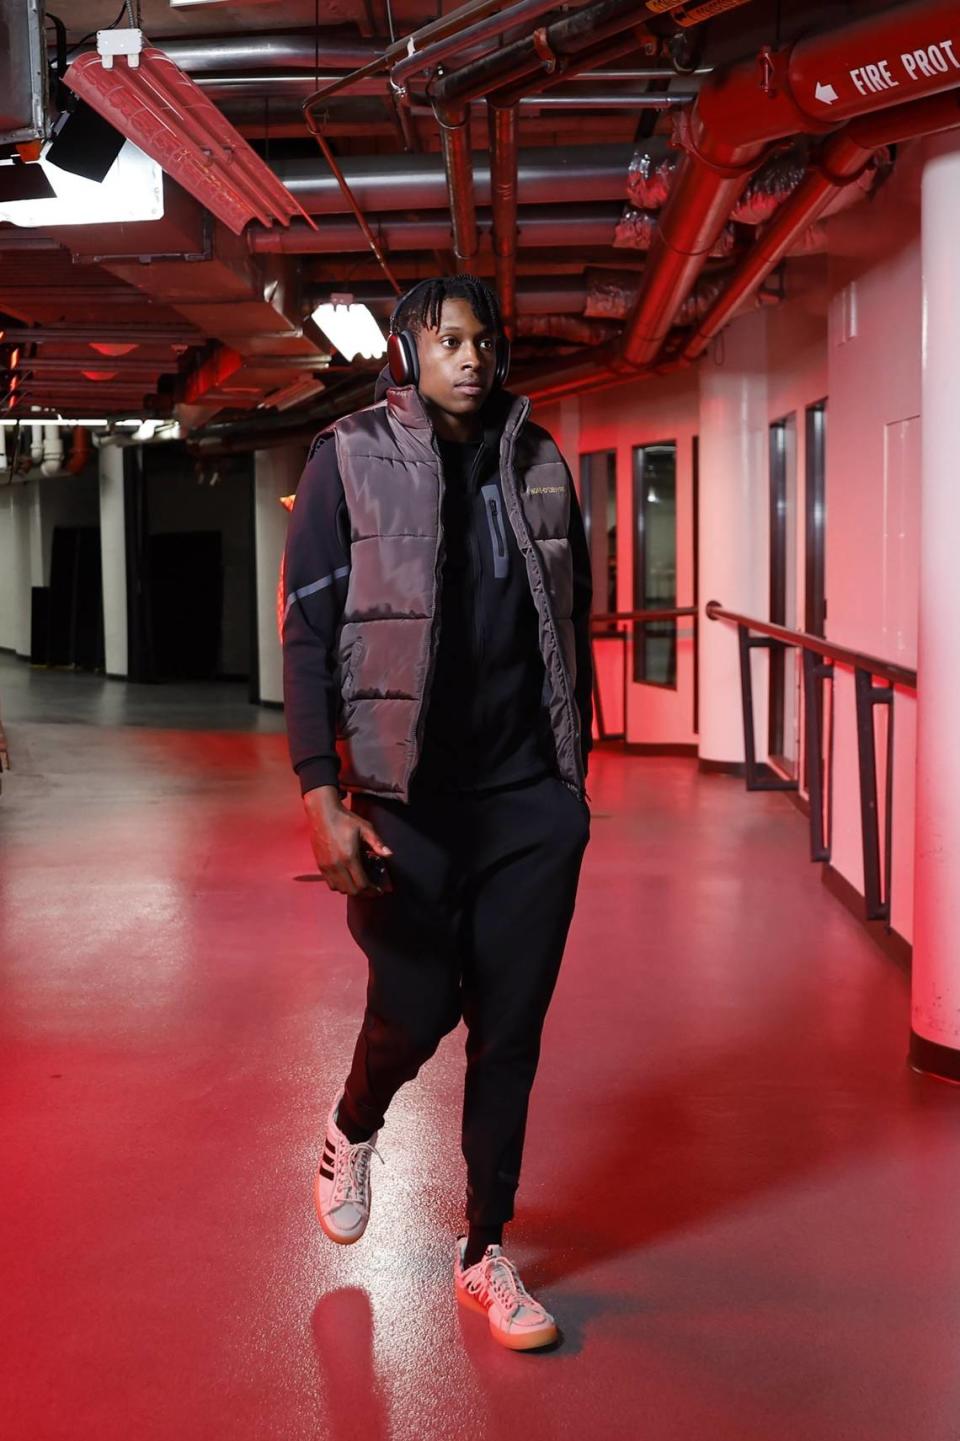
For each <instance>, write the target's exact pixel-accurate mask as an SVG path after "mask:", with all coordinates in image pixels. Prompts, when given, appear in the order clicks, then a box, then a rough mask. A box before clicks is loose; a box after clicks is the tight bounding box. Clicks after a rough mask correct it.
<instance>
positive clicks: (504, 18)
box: [390, 0, 557, 92]
mask: <svg viewBox="0 0 960 1441" xmlns="http://www.w3.org/2000/svg"><path fill="white" fill-rule="evenodd" d="M556 8H557V0H519V4H516V5H511V6H509V7H508V8H507V9H506V10H500V11H499V12H498V13H497V14H495V15H488V16H485V17H484V18H483V19H482V20H477V21H475V22H474V24H472V25H465V26H464V27H463V29H462V30H458V31H457V32H456V33H455V34H453V35H448V36H447V37H446V38H445V39H443V40H438V41H436V42H435V43H434V44H433V45H428V46H426V47H425V48H423V49H421V50H412V51H411V52H410V53H409V54H408V55H405V56H404V58H403V59H402V60H399V61H398V62H397V64H396V65H394V67H393V69H392V70H391V71H390V82H391V84H392V86H393V88H394V89H395V90H398V91H401V92H404V91H405V90H406V87H407V81H408V80H410V79H412V78H413V76H414V75H421V74H422V73H423V71H424V70H427V69H429V67H430V66H431V65H438V64H439V63H440V62H441V61H446V60H449V59H450V57H451V56H453V55H458V54H459V53H460V51H462V50H466V49H467V48H468V46H470V45H478V44H480V43H481V42H482V41H489V40H498V39H499V38H500V36H501V35H502V34H503V32H504V31H505V30H509V29H510V28H511V26H514V25H522V24H524V23H525V22H526V21H528V20H535V19H536V18H537V17H538V16H540V15H543V14H545V13H546V11H547V10H555V9H556Z"/></svg>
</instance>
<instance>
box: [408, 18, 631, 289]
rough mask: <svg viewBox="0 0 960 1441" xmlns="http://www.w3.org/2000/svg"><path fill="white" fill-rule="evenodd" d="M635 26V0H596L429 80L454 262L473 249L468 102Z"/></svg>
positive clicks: (464, 258)
mask: <svg viewBox="0 0 960 1441" xmlns="http://www.w3.org/2000/svg"><path fill="white" fill-rule="evenodd" d="M634 27H636V0H596V3H594V4H592V5H587V6H586V7H585V8H584V9H582V10H578V11H577V12H576V13H575V14H573V15H569V16H566V17H565V18H564V19H562V20H557V21H554V23H553V24H552V25H547V26H542V27H540V28H539V29H538V30H536V31H534V33H533V34H532V35H530V36H527V37H525V38H524V39H523V40H518V41H516V42H515V43H514V44H512V45H506V46H504V47H503V48H502V49H500V50H496V51H494V52H493V54H492V55H489V56H485V57H483V58H482V59H480V60H477V61H474V62H473V63H472V64H470V65H465V66H464V67H463V68H462V69H460V70H455V71H453V72H452V73H451V74H449V75H445V76H443V78H442V79H440V80H434V81H433V82H431V85H430V87H429V92H428V93H429V96H430V101H431V103H432V105H433V109H434V115H435V117H436V120H437V124H438V125H439V127H440V136H441V142H442V146H443V158H444V166H445V169H446V175H447V191H448V196H449V204H450V217H451V220H452V222H453V242H454V253H455V255H456V257H457V260H458V261H459V262H462V263H469V261H470V260H471V259H472V258H473V256H474V255H475V254H476V250H477V221H476V199H475V195H474V179H473V168H472V164H471V156H470V112H469V108H468V106H469V102H470V101H471V100H474V99H477V98H478V97H480V96H482V95H488V94H489V93H490V91H491V90H495V89H497V88H499V87H500V86H502V85H505V84H508V83H509V82H511V81H516V80H520V79H521V78H523V77H524V76H526V75H528V74H530V73H531V72H535V71H536V70H538V69H540V68H545V69H547V70H548V71H552V70H554V69H555V68H556V66H557V64H558V63H560V60H561V58H562V57H565V56H569V55H575V54H576V53H577V52H578V51H580V50H587V49H590V48H591V46H592V45H593V44H594V43H595V42H596V41H598V40H603V39H606V38H608V37H609V36H611V35H614V34H616V33H618V32H620V31H623V30H626V29H628V28H634ZM501 168H502V167H501Z"/></svg>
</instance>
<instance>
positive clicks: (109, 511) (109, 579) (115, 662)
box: [98, 445, 128, 676]
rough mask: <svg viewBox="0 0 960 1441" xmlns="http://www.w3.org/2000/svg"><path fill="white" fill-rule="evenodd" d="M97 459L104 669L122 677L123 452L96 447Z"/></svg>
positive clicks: (124, 668) (124, 621)
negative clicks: (98, 471)
mask: <svg viewBox="0 0 960 1441" xmlns="http://www.w3.org/2000/svg"><path fill="white" fill-rule="evenodd" d="M98 456H99V468H100V566H101V574H102V584H103V648H104V668H105V670H106V672H107V675H111V676H125V675H126V674H127V666H128V658H127V657H128V653H127V535H126V525H125V509H124V506H125V500H124V486H123V456H124V452H123V450H122V449H121V448H120V446H118V445H105V446H102V447H101V448H100V450H99V452H98Z"/></svg>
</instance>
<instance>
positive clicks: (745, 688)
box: [737, 625, 797, 791]
mask: <svg viewBox="0 0 960 1441" xmlns="http://www.w3.org/2000/svg"><path fill="white" fill-rule="evenodd" d="M737 631H738V640H739V642H740V699H741V702H742V704H743V760H744V765H743V769H744V775H745V776H746V781H747V790H748V791H795V790H796V789H797V782H796V781H792V780H788V779H787V778H786V777H785V776H779V775H777V774H776V773H775V772H774V771H773V770H772V769H771V767H770V766H768V765H766V764H764V765H758V764H757V742H756V734H755V731H754V721H753V675H752V673H751V670H750V652H751V651H752V650H756V649H762V650H768V649H769V648H770V646H771V645H777V644H780V642H778V641H770V640H768V639H767V637H766V636H751V634H750V632H749V629H748V627H747V626H745V625H738V626H737Z"/></svg>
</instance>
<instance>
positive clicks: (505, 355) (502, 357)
mask: <svg viewBox="0 0 960 1441" xmlns="http://www.w3.org/2000/svg"><path fill="white" fill-rule="evenodd" d="M509 374H510V338H509V336H506V335H501V337H500V339H499V340H498V341H497V368H496V370H495V371H494V376H493V379H494V384H495V385H506V383H507V376H508V375H509Z"/></svg>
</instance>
